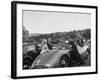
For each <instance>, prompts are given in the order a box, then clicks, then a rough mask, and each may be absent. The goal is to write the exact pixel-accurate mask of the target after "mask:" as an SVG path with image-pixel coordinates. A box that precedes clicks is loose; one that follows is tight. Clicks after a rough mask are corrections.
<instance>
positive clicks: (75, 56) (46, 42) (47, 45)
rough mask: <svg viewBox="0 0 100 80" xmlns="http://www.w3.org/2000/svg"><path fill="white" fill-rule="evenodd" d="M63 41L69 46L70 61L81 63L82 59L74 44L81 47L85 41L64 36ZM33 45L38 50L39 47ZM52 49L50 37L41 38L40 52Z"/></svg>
mask: <svg viewBox="0 0 100 80" xmlns="http://www.w3.org/2000/svg"><path fill="white" fill-rule="evenodd" d="M65 43H66V45H67V46H69V48H70V56H71V59H70V60H71V61H72V60H75V61H76V62H77V63H78V64H81V63H82V60H81V58H80V54H79V51H78V49H77V46H76V45H79V46H80V47H83V46H84V43H85V42H84V40H83V39H82V38H79V39H77V41H74V40H73V39H71V38H69V37H66V40H65ZM35 46H36V50H38V48H39V47H38V46H37V45H35ZM52 49H53V44H52V40H51V38H48V39H42V42H41V51H40V54H42V53H44V52H46V51H48V50H52Z"/></svg>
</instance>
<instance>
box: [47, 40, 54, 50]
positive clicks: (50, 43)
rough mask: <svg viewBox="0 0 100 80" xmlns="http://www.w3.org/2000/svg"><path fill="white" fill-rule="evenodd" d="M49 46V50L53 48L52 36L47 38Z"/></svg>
mask: <svg viewBox="0 0 100 80" xmlns="http://www.w3.org/2000/svg"><path fill="white" fill-rule="evenodd" d="M47 46H48V49H49V50H52V46H53V44H52V42H51V38H48V40H47Z"/></svg>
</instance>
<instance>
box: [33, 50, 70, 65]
mask: <svg viewBox="0 0 100 80" xmlns="http://www.w3.org/2000/svg"><path fill="white" fill-rule="evenodd" d="M63 54H68V51H67V50H49V51H46V52H45V53H43V54H40V55H39V56H38V57H37V58H36V60H35V61H34V62H33V64H32V67H34V66H35V65H48V66H52V65H53V64H55V63H56V61H57V60H58V59H59V58H60V56H62V55H63Z"/></svg>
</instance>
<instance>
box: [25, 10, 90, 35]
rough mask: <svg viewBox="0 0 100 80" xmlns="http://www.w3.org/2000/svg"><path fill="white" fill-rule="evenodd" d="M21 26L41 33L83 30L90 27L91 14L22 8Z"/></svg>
mask: <svg viewBox="0 0 100 80" xmlns="http://www.w3.org/2000/svg"><path fill="white" fill-rule="evenodd" d="M23 26H25V27H26V29H27V30H28V31H29V33H41V34H45V33H54V32H68V31H73V30H83V29H88V28H90V27H91V14H89V13H71V12H47V11H28V10H24V11H23Z"/></svg>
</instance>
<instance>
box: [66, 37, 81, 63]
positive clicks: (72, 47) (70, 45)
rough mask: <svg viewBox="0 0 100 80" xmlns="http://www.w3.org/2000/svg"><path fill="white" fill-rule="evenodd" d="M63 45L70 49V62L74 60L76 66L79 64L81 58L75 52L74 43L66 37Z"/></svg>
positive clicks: (76, 51)
mask: <svg viewBox="0 0 100 80" xmlns="http://www.w3.org/2000/svg"><path fill="white" fill-rule="evenodd" d="M65 43H67V44H68V45H69V47H70V48H71V50H70V56H71V59H70V60H71V61H73V60H75V61H76V62H77V63H78V64H80V63H81V57H80V54H79V52H78V50H77V47H76V45H75V43H74V40H73V39H71V38H69V37H67V38H66V41H65Z"/></svg>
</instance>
